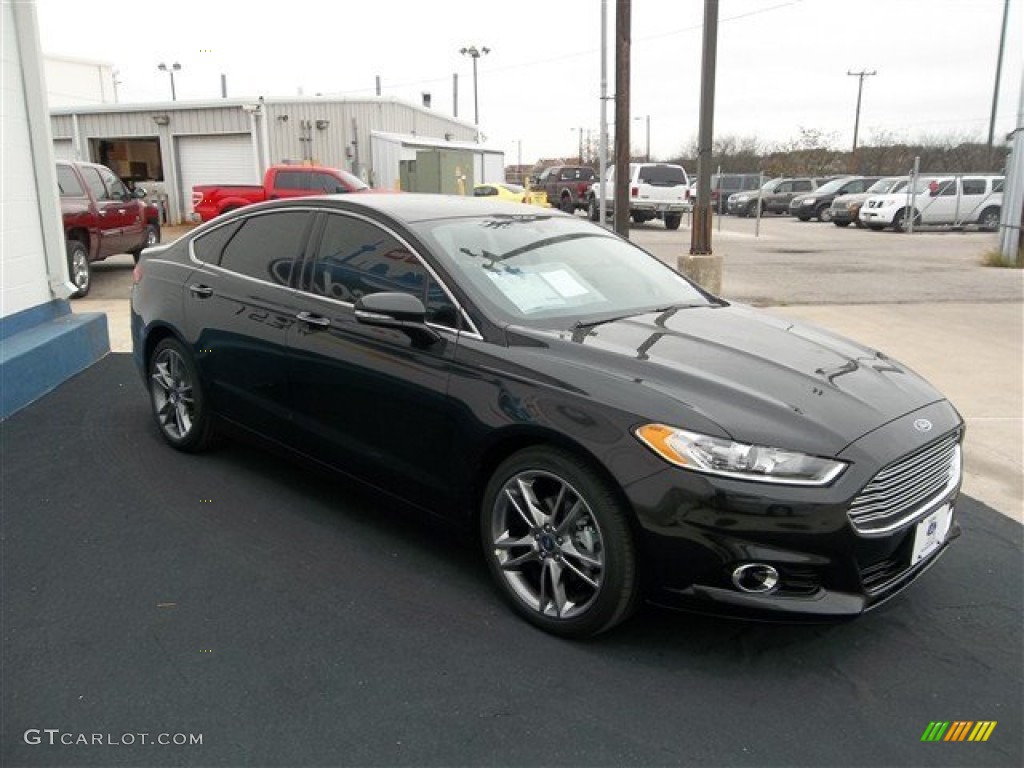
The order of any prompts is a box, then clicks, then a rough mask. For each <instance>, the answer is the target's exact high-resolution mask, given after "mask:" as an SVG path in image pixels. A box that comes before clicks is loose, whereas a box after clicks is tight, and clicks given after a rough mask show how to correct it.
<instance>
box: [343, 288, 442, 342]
mask: <svg viewBox="0 0 1024 768" xmlns="http://www.w3.org/2000/svg"><path fill="white" fill-rule="evenodd" d="M355 315H356V321H357V322H360V323H363V324H364V325H372V326H376V327H379V328H395V329H397V330H400V331H403V332H404V333H405V334H406V335H407V336H408V337H409V338H410V339H411V340H412V341H413V343H420V344H425V345H429V344H434V343H436V342H438V341H440V340H441V335H440V334H439V333H438V332H437V331H435V330H434V329H433V328H431V327H430V326H428V325H427V319H426V318H427V310H426V307H424V306H423V302H422V301H420V300H419V299H418V298H416V297H415V296H410V295H409V294H408V293H371V294H369V295H368V296H363V297H361V298H359V299H357V300H356V304H355Z"/></svg>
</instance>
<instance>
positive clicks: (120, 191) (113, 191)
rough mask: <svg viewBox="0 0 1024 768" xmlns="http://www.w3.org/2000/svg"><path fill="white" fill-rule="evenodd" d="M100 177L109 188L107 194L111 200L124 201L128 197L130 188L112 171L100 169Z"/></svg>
mask: <svg viewBox="0 0 1024 768" xmlns="http://www.w3.org/2000/svg"><path fill="white" fill-rule="evenodd" d="M100 177H101V178H102V179H103V183H104V184H106V186H107V193H108V195H109V197H110V199H111V200H124V198H125V197H127V196H128V187H126V186H125V185H124V182H123V181H121V180H120V179H119V178H117V176H115V175H114V174H113V172H112V171H108V170H107V169H106V168H100Z"/></svg>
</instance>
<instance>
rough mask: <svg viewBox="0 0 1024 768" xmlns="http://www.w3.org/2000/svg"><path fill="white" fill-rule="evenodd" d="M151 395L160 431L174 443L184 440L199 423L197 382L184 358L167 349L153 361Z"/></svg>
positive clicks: (161, 351) (159, 353)
mask: <svg viewBox="0 0 1024 768" xmlns="http://www.w3.org/2000/svg"><path fill="white" fill-rule="evenodd" d="M151 370H152V373H151V374H150V392H151V393H152V397H153V409H154V411H155V412H156V417H157V422H158V423H159V424H160V428H161V429H162V430H163V431H164V433H166V434H167V436H168V437H170V438H172V439H173V440H184V439H185V438H187V437H188V436H189V434H190V433H191V432H192V427H193V424H194V423H195V398H194V396H193V382H192V377H191V374H190V373H189V369H188V367H187V366H186V364H185V360H184V358H182V356H181V355H180V354H179V353H178V351H177V350H175V349H173V348H171V347H165V348H164V349H162V350H160V351H159V352H158V353H157V355H156V357H155V358H154V359H153V366H152V369H151Z"/></svg>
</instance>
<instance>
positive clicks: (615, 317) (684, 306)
mask: <svg viewBox="0 0 1024 768" xmlns="http://www.w3.org/2000/svg"><path fill="white" fill-rule="evenodd" d="M723 303H724V302H722V301H721V300H718V301H714V302H711V301H708V302H706V303H700V304H668V305H667V306H664V307H654V308H653V309H640V310H637V311H635V312H627V313H625V314H621V315H612V316H611V317H603V318H601V319H600V320H590V321H587V322H584V321H583V320H579V321H577V322H576V324H575V325H574V326H573V328H595V327H597V326H599V325H605V324H606V323H614V322H616V321H618V320H628V319H629V318H631V317H638V316H640V315H653V314H661V313H663V312H669V311H671V310H674V309H699V308H700V307H711V306H715V305H716V304H719V305H721V304H723Z"/></svg>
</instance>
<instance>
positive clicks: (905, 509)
mask: <svg viewBox="0 0 1024 768" xmlns="http://www.w3.org/2000/svg"><path fill="white" fill-rule="evenodd" d="M959 481H960V432H959V430H957V431H955V432H951V433H950V434H948V435H946V436H945V437H941V438H939V439H938V440H936V441H935V442H933V443H929V444H928V445H926V446H925V447H924V448H922V449H920V450H918V451H915V452H914V453H911V454H909V455H907V456H904V457H903V458H901V459H899V460H897V461H894V462H893V463H892V464H889V465H888V466H886V467H884V468H883V469H882V470H881V471H880V472H879V473H878V474H877V475H875V476H874V478H872V480H871V482H870V483H868V484H867V485H866V486H865V487H864V490H862V491H861V492H860V493H859V494H858V495H857V498H855V499H854V500H853V503H852V504H851V505H850V511H849V515H850V522H851V523H853V527H854V528H855V529H856V530H857V531H858V532H860V533H864V534H868V535H871V534H875V535H878V534H883V533H888V532H889V531H892V530H895V529H896V528H899V527H900V526H902V525H904V524H905V523H907V522H909V521H910V520H912V519H913V518H914V517H916V516H917V515H918V513H920V512H923V511H924V510H925V508H927V506H928V505H929V503H930V502H933V501H935V500H937V499H938V498H939V497H940V496H942V495H943V494H945V493H947V492H949V491H950V490H952V489H953V487H954V486H955V485H956V484H957V483H958V482H959Z"/></svg>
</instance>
